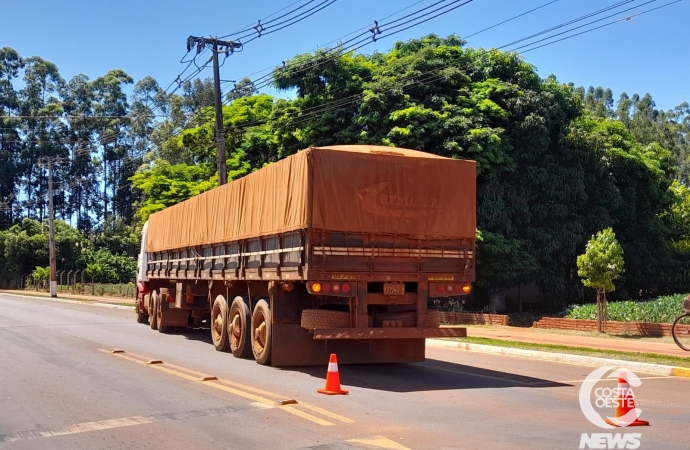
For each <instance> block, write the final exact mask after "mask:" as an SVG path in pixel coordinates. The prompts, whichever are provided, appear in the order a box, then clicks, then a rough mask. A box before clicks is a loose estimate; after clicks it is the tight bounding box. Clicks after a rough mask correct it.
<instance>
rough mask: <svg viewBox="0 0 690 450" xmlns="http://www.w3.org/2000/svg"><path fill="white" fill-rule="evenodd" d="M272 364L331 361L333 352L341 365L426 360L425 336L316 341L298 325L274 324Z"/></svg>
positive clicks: (314, 363)
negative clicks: (420, 337)
mask: <svg viewBox="0 0 690 450" xmlns="http://www.w3.org/2000/svg"><path fill="white" fill-rule="evenodd" d="M272 331H273V333H272V334H273V342H272V346H273V347H272V350H271V352H272V354H271V365H273V366H275V367H287V366H313V365H320V364H328V358H329V355H330V354H331V353H336V354H337V355H338V363H340V364H375V363H410V362H422V361H424V348H425V340H424V339H364V340H354V339H343V340H315V339H314V334H313V333H310V332H309V331H307V330H305V329H304V328H302V327H300V326H299V325H296V324H279V323H273V330H272Z"/></svg>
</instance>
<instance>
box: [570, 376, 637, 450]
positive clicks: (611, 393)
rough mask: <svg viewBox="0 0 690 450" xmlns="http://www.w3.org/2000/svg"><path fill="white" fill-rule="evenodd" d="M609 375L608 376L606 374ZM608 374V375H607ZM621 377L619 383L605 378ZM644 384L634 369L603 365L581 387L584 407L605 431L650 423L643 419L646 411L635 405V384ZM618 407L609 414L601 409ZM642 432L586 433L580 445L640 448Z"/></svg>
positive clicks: (581, 401) (586, 446)
mask: <svg viewBox="0 0 690 450" xmlns="http://www.w3.org/2000/svg"><path fill="white" fill-rule="evenodd" d="M606 374H608V376H606ZM605 376H606V378H604V377H605ZM603 379H604V380H608V379H617V380H618V384H617V386H613V385H612V383H610V382H608V383H607V382H602V380H603ZM641 385H642V382H641V381H640V379H639V378H638V377H637V375H635V374H634V373H633V372H632V371H630V370H627V369H617V368H616V367H614V366H606V367H600V368H598V369H596V370H594V371H592V373H590V374H589V375H588V376H587V378H586V379H585V381H584V382H583V383H582V386H581V387H580V395H579V399H580V408H581V409H582V413H583V414H584V415H585V417H586V418H587V420H589V421H590V422H591V423H592V424H593V425H596V426H597V427H599V428H603V429H605V430H613V429H616V428H619V427H622V428H624V429H627V428H625V427H629V426H636V425H649V423H647V422H645V421H642V420H640V419H639V417H640V414H641V413H642V411H641V410H640V408H637V407H636V406H635V394H634V393H633V390H632V388H633V387H639V386H641ZM611 408H615V410H616V416H615V417H607V416H606V415H605V414H604V413H602V412H601V411H606V410H609V411H610V410H611ZM641 438H642V433H629V432H628V433H620V432H619V433H613V432H606V433H592V434H587V433H582V435H581V437H580V448H581V449H584V448H591V449H636V448H639V447H640V443H641V442H640V440H641Z"/></svg>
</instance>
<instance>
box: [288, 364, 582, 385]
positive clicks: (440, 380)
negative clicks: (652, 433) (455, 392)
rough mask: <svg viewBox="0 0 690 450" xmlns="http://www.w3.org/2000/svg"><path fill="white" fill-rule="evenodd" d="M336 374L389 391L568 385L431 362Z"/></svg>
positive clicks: (318, 371) (320, 371)
mask: <svg viewBox="0 0 690 450" xmlns="http://www.w3.org/2000/svg"><path fill="white" fill-rule="evenodd" d="M281 370H286V371H298V372H302V373H306V374H309V375H311V376H313V377H316V378H321V379H323V378H324V377H325V373H324V370H325V368H324V367H286V368H283V369H281ZM339 371H340V379H341V381H342V382H343V384H345V385H347V386H357V387H362V388H367V389H377V390H383V391H391V392H418V391H438V390H451V389H485V388H491V389H496V388H511V387H530V388H546V387H566V386H572V385H570V384H564V383H558V382H553V381H549V380H544V379H540V378H533V377H526V376H522V375H516V374H512V373H507V372H500V371H496V370H489V369H482V368H478V367H472V366H466V365H462V364H454V363H450V362H446V361H439V360H435V359H427V360H426V361H425V362H423V363H411V364H367V365H341V366H339Z"/></svg>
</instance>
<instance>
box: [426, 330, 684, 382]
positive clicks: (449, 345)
mask: <svg viewBox="0 0 690 450" xmlns="http://www.w3.org/2000/svg"><path fill="white" fill-rule="evenodd" d="M426 345H427V347H435V348H446V349H453V350H464V351H468V352H474V353H488V354H492V355H504V356H517V357H520V358H529V359H538V360H541V361H552V362H560V363H566V364H578V365H584V366H593V367H602V366H616V367H622V368H625V369H628V370H631V371H633V372H645V373H651V374H655V375H666V376H672V377H684V378H690V369H688V368H685V367H673V366H664V365H661V364H650V363H643V362H635V361H624V360H620V359H609V358H600V357H595V356H583V355H571V354H567V353H555V352H543V351H538V350H524V349H521V348H510V347H499V346H495V345H484V344H470V343H467V342H459V341H445V340H442V339H427V340H426Z"/></svg>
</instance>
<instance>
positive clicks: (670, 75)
mask: <svg viewBox="0 0 690 450" xmlns="http://www.w3.org/2000/svg"><path fill="white" fill-rule="evenodd" d="M294 1H295V0H264V1H261V2H258V1H254V2H252V1H245V2H235V1H227V0H226V1H219V0H206V1H204V2H190V1H180V0H168V1H166V2H160V1H147V0H137V1H134V0H119V1H107V2H106V1H103V0H24V1H6V2H3V3H4V5H3V7H2V17H1V18H0V47H1V46H9V47H13V48H15V49H16V50H17V51H18V52H19V53H20V55H21V56H23V57H28V56H34V55H37V56H41V57H43V58H45V59H47V60H49V61H52V62H54V63H56V64H57V65H58V67H59V68H60V72H61V74H62V76H63V77H65V78H70V77H72V76H73V75H76V74H79V73H84V74H86V75H88V76H89V77H90V78H95V77H97V76H99V75H102V74H104V73H105V72H107V71H108V70H109V69H115V68H118V69H123V70H125V71H126V72H128V73H129V74H130V75H131V76H132V77H133V78H134V79H135V80H139V79H141V78H142V77H144V76H146V75H151V76H153V77H154V78H156V79H157V80H158V81H159V83H160V84H161V85H162V86H163V87H165V86H167V85H168V84H169V83H170V82H171V81H172V80H173V79H174V78H175V77H176V76H177V74H178V73H179V72H180V71H181V70H182V69H183V68H184V66H183V65H182V64H180V58H181V57H182V55H183V54H184V53H185V41H186V39H187V36H189V35H190V34H194V35H225V34H228V33H231V32H233V31H236V30H238V29H241V28H244V27H246V26H247V25H253V24H255V23H256V21H257V20H258V19H260V18H262V17H266V16H268V15H270V14H272V13H273V12H275V11H278V10H280V9H281V8H284V7H285V6H287V5H289V4H290V3H293V2H294ZM306 1H308V0H303V1H302V2H299V3H297V5H300V4H301V3H304V2H306ZM321 1H323V0H317V1H315V2H314V3H312V5H314V4H318V3H320V2H321ZM436 1H438V0H423V1H421V2H419V4H417V5H415V6H413V7H411V8H410V9H409V10H407V11H405V12H403V13H401V14H400V15H404V14H407V13H409V12H412V11H414V10H417V9H419V8H422V7H425V6H428V5H431V4H433V3H435V2H436ZM451 1H452V0H447V2H446V3H450V2H451ZM649 1H650V0H637V1H633V2H631V3H629V4H627V5H625V6H622V7H621V8H619V10H624V9H627V8H631V7H634V6H638V5H642V4H643V3H646V2H649ZM671 1H673V0H656V1H652V2H650V3H649V4H648V5H645V6H640V7H639V8H637V9H635V10H633V11H630V12H628V13H621V14H618V15H616V16H615V17H613V18H611V19H608V20H604V21H602V22H599V23H598V24H597V25H600V24H603V23H606V22H609V21H611V20H614V19H616V18H619V17H624V16H627V15H630V14H634V13H636V12H640V11H645V10H647V9H650V8H653V7H656V6H661V5H664V4H666V3H669V2H671ZM417 2H418V0H336V1H335V3H333V4H332V5H331V6H329V7H327V8H326V9H324V10H323V11H321V12H319V13H318V14H315V15H313V16H311V17H309V18H307V19H306V20H304V21H302V22H300V23H299V24H297V25H294V26H292V27H289V28H286V29H284V30H282V31H278V32H276V33H274V34H271V35H266V36H263V37H262V38H261V39H258V40H255V41H253V42H251V43H248V44H247V45H246V46H245V49H244V51H243V52H242V53H238V54H235V55H233V56H231V57H230V58H228V60H227V62H226V64H225V65H224V67H223V68H222V69H221V76H222V78H223V79H239V78H241V77H243V76H246V75H249V74H252V73H254V72H257V71H259V70H262V69H266V68H269V67H272V66H275V65H278V64H280V63H281V61H283V60H287V59H289V58H290V57H292V56H294V55H296V54H299V53H304V52H309V51H312V50H314V49H315V48H317V47H319V46H323V45H325V44H327V43H329V42H331V41H333V40H335V39H338V38H340V37H342V36H344V35H347V34H348V33H351V32H353V31H355V30H358V29H360V28H362V27H367V26H370V25H371V24H372V23H373V21H374V20H375V19H376V20H381V19H383V18H384V17H386V16H388V15H390V14H392V13H394V12H396V11H399V10H401V9H402V8H405V7H407V6H410V5H412V4H414V3H417ZM548 2H549V0H520V1H509V0H474V1H472V2H470V3H468V4H467V5H465V6H463V7H460V8H458V9H456V10H454V11H452V12H450V13H448V14H446V15H443V16H441V17H438V18H436V19H434V20H431V21H429V22H427V23H424V24H422V25H419V26H417V27H415V28H412V29H409V30H407V31H404V32H402V33H400V34H397V35H395V36H391V37H389V38H385V39H381V40H379V41H377V42H376V43H374V44H372V45H368V46H366V47H364V48H363V49H362V50H361V51H362V52H364V53H370V52H372V51H375V50H380V51H386V50H388V49H389V48H390V46H391V45H392V43H393V42H394V41H396V40H406V39H410V38H414V37H419V36H423V35H425V34H429V33H435V34H438V35H440V36H446V35H449V34H452V33H455V34H458V35H460V36H467V35H469V34H471V33H474V32H476V31H479V30H481V29H483V28H485V27H488V26H491V25H494V24H496V23H498V22H501V21H502V20H505V19H508V18H510V17H512V16H514V15H517V14H520V13H522V12H525V11H527V10H530V9H532V8H536V7H538V6H540V5H544V4H546V3H548ZM619 2H620V0H606V1H604V0H558V1H556V2H554V3H552V4H550V5H548V6H545V7H544V8H541V9H539V10H538V11H535V12H533V13H531V14H528V15H526V16H524V17H521V18H519V19H516V20H514V21H512V22H509V23H507V24H505V25H502V26H499V27H496V28H494V29H492V30H489V31H486V32H484V33H481V34H479V35H477V36H474V37H471V38H470V39H469V40H468V45H470V46H475V47H485V48H488V47H500V46H502V45H505V44H507V43H509V42H512V41H514V40H517V39H520V38H523V37H526V36H529V35H531V34H533V33H535V32H538V31H541V30H544V29H546V28H549V27H551V26H554V25H558V24H560V23H562V22H565V21H567V20H570V19H574V18H576V17H579V16H582V15H584V14H587V13H590V12H593V11H595V10H598V9H600V8H603V7H605V6H609V5H612V4H615V3H619ZM310 6H311V5H310ZM439 6H440V5H439ZM609 14H610V13H609ZM400 15H399V16H400ZM606 15H607V14H606ZM399 16H395V17H392V18H390V19H388V20H394V19H395V18H396V17H399ZM598 17H599V16H598ZM598 17H597V18H598ZM590 20H594V19H590ZM689 20H690V0H685V1H681V2H679V3H676V4H673V5H671V6H669V7H665V8H662V9H660V10H658V11H654V12H651V13H649V14H644V15H641V16H639V17H634V18H632V19H631V20H629V21H624V22H621V23H617V24H615V25H612V26H608V27H605V28H602V29H600V30H597V31H594V32H591V33H587V34H584V35H581V36H578V37H575V38H573V39H569V40H566V41H563V42H559V43H556V44H554V45H550V46H547V47H544V48H541V49H537V50H534V51H531V52H528V53H525V54H524V57H525V58H526V60H527V61H528V62H530V63H532V64H534V65H535V66H536V67H537V69H538V71H539V74H540V75H541V76H543V77H546V76H548V75H550V74H555V75H556V76H557V77H558V79H559V80H560V81H563V82H570V81H572V82H574V83H575V84H576V85H584V86H590V85H594V86H600V85H601V86H604V87H610V88H612V89H613V91H614V94H615V96H616V98H617V97H618V94H619V93H620V92H621V91H626V92H628V93H629V94H632V93H634V92H638V93H640V94H644V93H647V92H649V93H651V94H652V96H653V97H654V99H655V101H656V103H657V107H660V108H663V109H667V108H672V107H674V106H676V105H677V104H679V103H680V102H682V101H690V83H689V82H688V80H690V58H688V49H690V33H688V31H687V26H688V21H689ZM585 22H586V21H585ZM583 23H584V22H583ZM593 26H594V25H593ZM211 75H212V72H211V70H210V69H207V70H206V71H205V72H203V73H202V76H211Z"/></svg>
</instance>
